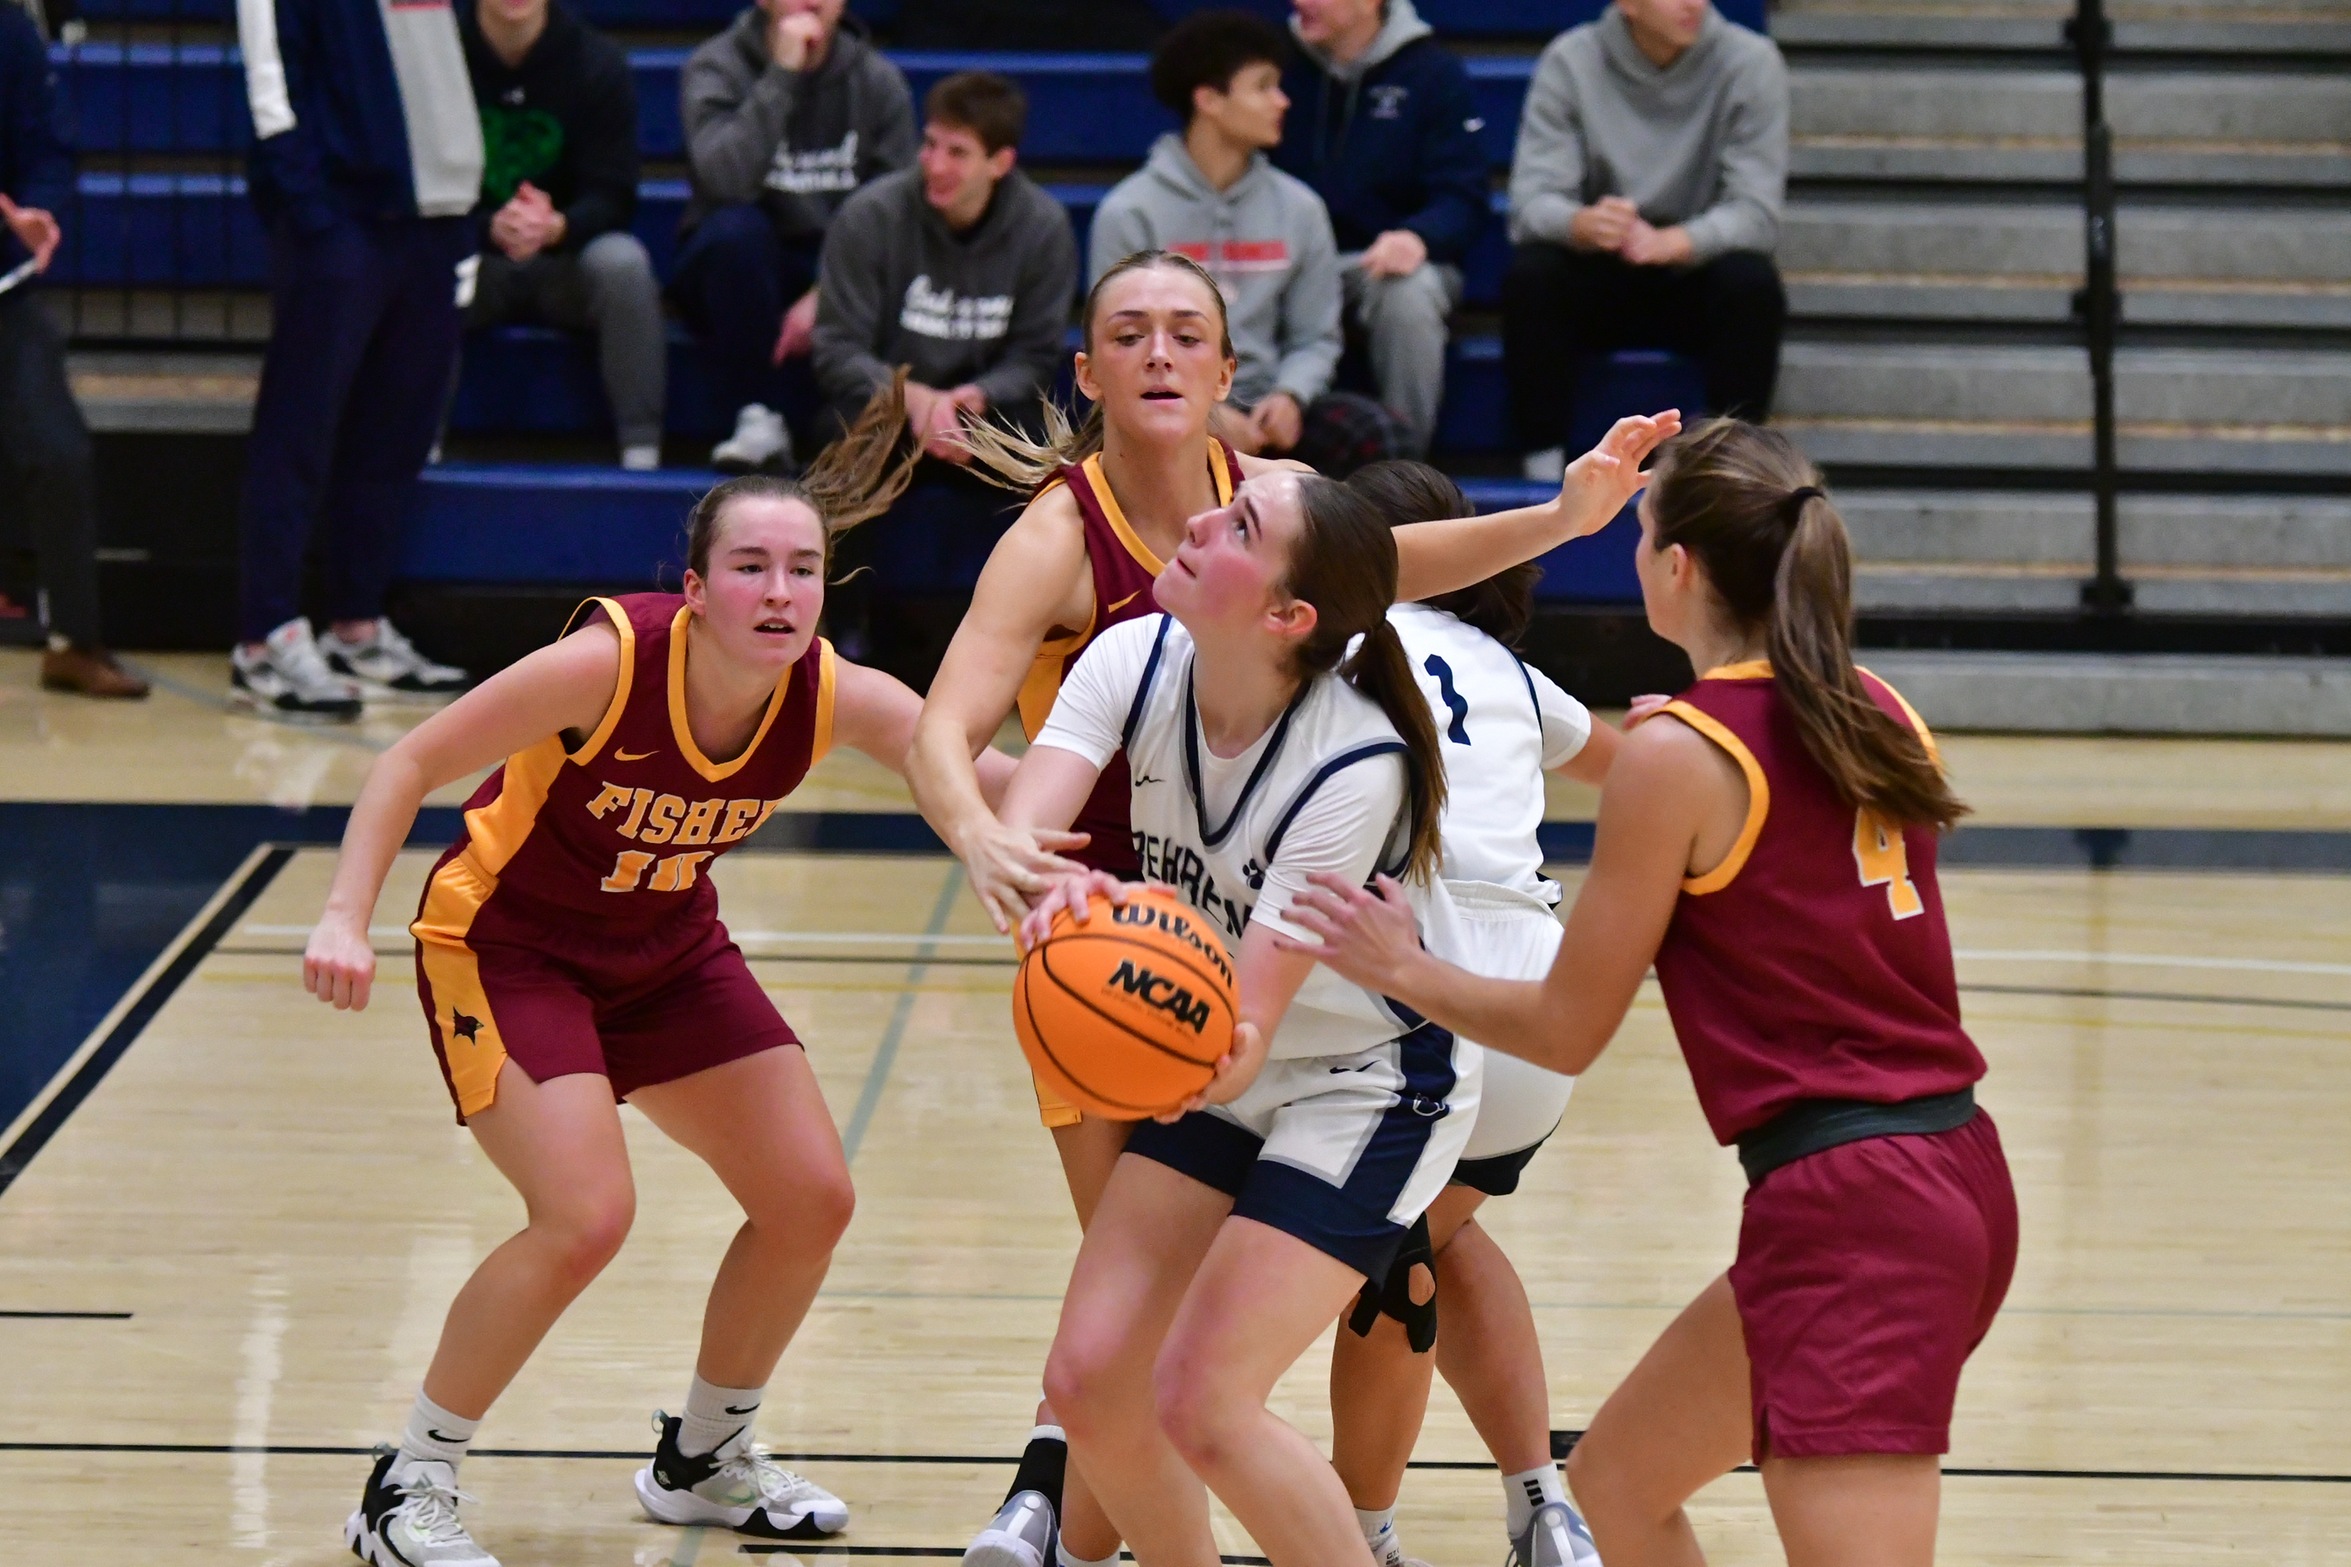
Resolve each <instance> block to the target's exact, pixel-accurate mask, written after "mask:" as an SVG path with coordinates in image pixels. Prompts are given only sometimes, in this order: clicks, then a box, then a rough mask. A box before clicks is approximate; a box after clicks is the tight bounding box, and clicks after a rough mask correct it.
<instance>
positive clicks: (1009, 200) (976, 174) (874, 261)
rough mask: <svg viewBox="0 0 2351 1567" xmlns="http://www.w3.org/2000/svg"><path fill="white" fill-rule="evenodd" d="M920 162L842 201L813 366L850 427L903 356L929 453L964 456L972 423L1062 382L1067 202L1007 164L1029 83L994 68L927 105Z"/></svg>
mask: <svg viewBox="0 0 2351 1567" xmlns="http://www.w3.org/2000/svg"><path fill="white" fill-rule="evenodd" d="M923 118H924V120H925V121H926V122H927V123H926V124H925V125H924V127H923V135H922V150H921V152H920V153H919V154H918V164H917V166H916V167H914V168H911V169H900V170H899V171H898V172H897V173H895V174H885V175H883V176H882V177H881V178H880V179H878V180H875V181H874V182H873V183H872V184H870V185H868V186H866V187H865V188H864V189H863V190H861V191H859V192H858V193H857V194H856V195H854V196H852V197H850V198H849V200H848V201H847V202H845V203H843V205H842V207H841V210H840V212H839V214H838V215H836V216H835V217H834V219H833V222H832V226H831V228H829V229H828V230H827V231H826V233H825V243H824V258H823V261H822V264H821V265H820V266H819V268H818V272H817V276H818V299H819V303H818V306H817V312H816V377H817V381H818V383H819V384H820V385H822V387H823V388H824V393H825V396H826V398H827V399H828V400H829V401H830V402H831V404H832V406H833V408H834V410H835V411H836V412H837V413H838V414H839V415H840V416H841V419H842V423H843V425H844V427H845V426H846V425H847V424H848V423H849V422H850V421H851V420H853V419H854V418H855V417H856V415H857V411H858V410H859V409H861V408H863V407H864V406H865V404H866V400H867V399H868V398H870V397H871V396H872V395H873V394H874V393H875V392H876V391H879V390H880V389H881V388H882V387H884V386H887V385H888V384H889V382H890V375H891V372H892V371H893V370H894V369H895V368H896V367H897V366H899V365H905V366H907V367H908V370H909V372H910V373H909V375H908V378H907V383H906V417H907V422H908V424H909V425H911V426H912V427H913V430H914V432H915V435H916V436H917V438H918V439H921V440H922V441H923V442H924V445H925V446H926V448H927V449H928V450H929V452H930V454H931V455H932V456H933V457H936V458H939V459H941V460H943V461H946V462H951V463H957V464H961V463H965V462H968V461H970V458H971V453H970V452H969V451H968V450H967V449H966V448H965V447H964V445H963V444H962V441H961V440H960V438H959V432H960V430H961V427H962V422H963V421H964V420H966V419H971V418H976V417H978V416H980V415H982V414H987V413H995V414H997V415H999V416H1001V417H1004V418H1008V419H1010V420H1012V421H1013V422H1015V423H1023V424H1025V423H1027V422H1029V418H1030V416H1031V415H1032V414H1033V413H1034V412H1035V411H1036V409H1037V406H1038V403H1039V401H1040V399H1041V398H1042V397H1043V395H1044V392H1045V389H1046V387H1047V386H1049V385H1050V384H1051V383H1052V380H1053V374H1054V371H1055V370H1056V369H1057V368H1059V366H1060V363H1061V360H1062V357H1063V353H1064V350H1063V348H1062V335H1063V333H1064V332H1065V331H1067V329H1068V326H1069V309H1070V301H1071V300H1072V299H1073V298H1074V297H1075V295H1076V292H1077V273H1078V254H1077V241H1076V239H1075V238H1074V237H1073V236H1072V235H1071V233H1070V227H1069V215H1068V213H1066V212H1064V211H1063V210H1062V207H1061V204H1060V203H1059V202H1057V201H1055V200H1054V199H1053V198H1052V197H1050V196H1048V195H1046V194H1045V193H1044V192H1043V191H1042V190H1039V189H1038V188H1037V186H1036V185H1035V184H1034V183H1033V182H1032V181H1031V180H1030V179H1029V177H1028V176H1027V175H1025V174H1023V173H1021V172H1020V171H1019V170H1018V169H1017V168H1015V167H1013V165H1014V162H1015V161H1016V160H1017V159H1018V157H1019V143H1020V135H1021V131H1022V129H1023V127H1024V125H1025V124H1026V122H1027V119H1028V100H1027V99H1026V98H1025V97H1023V96H1022V94H1021V90H1020V89H1019V88H1018V87H1016V86H1015V85H1013V84H1012V83H1011V82H1009V81H1007V80H1005V79H1004V78H1003V77H1001V76H998V75H995V74H994V73H993V72H988V71H963V72H958V73H957V74H955V75H953V76H949V77H946V78H945V79H943V80H942V81H940V82H939V83H938V85H937V86H935V87H933V88H932V89H931V90H930V94H929V96H928V97H927V98H926V99H925V100H924V103H923Z"/></svg>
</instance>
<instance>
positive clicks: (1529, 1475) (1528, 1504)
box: [1502, 1464, 1567, 1540]
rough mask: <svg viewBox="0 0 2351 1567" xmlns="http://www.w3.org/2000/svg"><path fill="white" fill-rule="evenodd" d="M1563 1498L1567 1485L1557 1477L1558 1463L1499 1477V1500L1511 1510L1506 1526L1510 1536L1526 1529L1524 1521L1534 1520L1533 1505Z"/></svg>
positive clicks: (1517, 1535)
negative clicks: (1500, 1498) (1500, 1496)
mask: <svg viewBox="0 0 2351 1567" xmlns="http://www.w3.org/2000/svg"><path fill="white" fill-rule="evenodd" d="M1566 1500H1567V1486H1566V1484H1565V1483H1564V1482H1563V1481H1561V1479H1560V1478H1559V1466H1558V1465H1557V1464H1545V1465H1544V1466H1543V1467H1542V1468H1540V1469H1529V1470H1526V1471H1524V1472H1523V1473H1520V1474H1514V1475H1504V1476H1503V1477H1502V1503H1503V1505H1504V1506H1505V1507H1507V1508H1508V1509H1509V1510H1510V1523H1509V1529H1510V1537H1511V1538H1512V1539H1513V1540H1515V1539H1517V1538H1518V1537H1519V1536H1520V1535H1522V1534H1524V1533H1526V1530H1527V1525H1528V1524H1529V1523H1532V1522H1533V1521H1534V1517H1535V1509H1536V1508H1538V1507H1540V1506H1542V1505H1543V1504H1544V1503H1545V1502H1564V1501H1566Z"/></svg>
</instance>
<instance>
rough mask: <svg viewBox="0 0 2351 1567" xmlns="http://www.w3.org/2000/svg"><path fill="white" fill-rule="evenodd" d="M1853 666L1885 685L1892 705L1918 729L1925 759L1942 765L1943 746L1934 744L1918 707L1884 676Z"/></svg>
mask: <svg viewBox="0 0 2351 1567" xmlns="http://www.w3.org/2000/svg"><path fill="white" fill-rule="evenodd" d="M1853 667H1854V668H1855V669H1858V670H1861V673H1863V674H1865V675H1868V676H1869V678H1870V679H1872V680H1875V681H1877V683H1878V684H1879V685H1881V686H1885V688H1886V695H1888V696H1890V697H1892V698H1893V699H1894V705H1895V706H1896V707H1899V708H1900V709H1902V713H1903V716H1904V717H1906V718H1908V719H1909V720H1910V727H1911V728H1913V729H1915V730H1917V731H1918V738H1919V741H1920V743H1922V744H1923V745H1925V746H1926V748H1927V760H1928V761H1930V762H1932V763H1934V764H1935V766H1936V767H1938V768H1940V767H1941V766H1942V765H1943V748H1942V747H1941V746H1939V745H1937V744H1935V732H1934V731H1933V730H1932V729H1929V728H1928V727H1927V721H1926V720H1925V719H1923V718H1921V717H1919V716H1918V709H1917V708H1915V707H1912V706H1911V705H1910V698H1908V697H1906V696H1904V695H1903V694H1902V693H1901V692H1899V691H1897V690H1895V689H1894V688H1893V686H1892V685H1891V684H1889V683H1888V682H1887V681H1886V680H1885V679H1884V677H1882V676H1880V675H1876V674H1872V673H1871V672H1870V671H1869V670H1866V669H1862V668H1861V666H1860V665H1859V664H1855V665H1854V666H1853Z"/></svg>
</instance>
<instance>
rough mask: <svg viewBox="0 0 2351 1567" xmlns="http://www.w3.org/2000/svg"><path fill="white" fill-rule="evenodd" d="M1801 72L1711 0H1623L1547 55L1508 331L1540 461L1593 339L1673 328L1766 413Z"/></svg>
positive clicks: (1553, 444) (1515, 390) (1622, 344)
mask: <svg viewBox="0 0 2351 1567" xmlns="http://www.w3.org/2000/svg"><path fill="white" fill-rule="evenodd" d="M1787 182H1788V72H1787V67H1786V65H1785V64H1784V63H1783V62H1782V61H1781V59H1780V52H1779V50H1778V48H1777V47H1776V46H1774V45H1773V43H1772V41H1771V40H1770V39H1768V38H1765V37H1763V36H1762V35H1760V34H1758V33H1753V32H1750V31H1748V30H1747V29H1746V28H1744V27H1740V26H1737V25H1736V24H1734V23H1731V22H1727V21H1725V20H1723V18H1722V17H1721V16H1720V15H1719V14H1717V13H1716V11H1715V10H1714V8H1713V7H1712V6H1711V5H1710V4H1708V3H1707V0H1616V4H1615V6H1614V7H1613V8H1612V9H1610V10H1609V11H1608V12H1607V13H1606V14H1605V15H1603V16H1602V17H1601V18H1600V19H1599V20H1598V21H1596V22H1587V23H1585V24H1584V25H1583V26H1581V27H1576V28H1571V29H1570V30H1569V31H1567V32H1566V33H1563V34H1561V35H1560V36H1559V37H1558V38H1556V39H1554V40H1552V42H1551V46H1550V47H1549V48H1547V49H1545V50H1544V51H1543V57H1542V59H1541V60H1540V61H1539V62H1538V63H1537V65H1536V67H1535V79H1534V83H1533V85H1532V87H1531V88H1530V89H1529V90H1528V93H1527V100H1526V108H1525V111H1524V113H1523V114H1522V116H1521V118H1520V121H1519V131H1518V150H1517V156H1516V161H1515V162H1514V163H1513V165H1512V167H1511V171H1510V237H1511V239H1512V241H1513V242H1514V244H1515V246H1516V249H1515V251H1514V253H1513V254H1512V256H1511V263H1510V273H1509V276H1508V278H1507V279H1506V280H1505V282H1504V286H1503V301H1502V321H1503V331H1502V344H1503V355H1504V359H1505V368H1506V370H1507V373H1508V378H1509V383H1510V400H1511V409H1512V413H1513V415H1514V417H1515V419H1516V421H1517V424H1518V437H1519V447H1520V450H1521V451H1523V452H1526V453H1527V454H1528V456H1527V466H1526V472H1527V476H1528V477H1529V478H1535V479H1542V480H1545V481H1547V482H1550V483H1557V482H1558V480H1559V473H1560V469H1561V468H1562V467H1563V466H1564V463H1565V456H1566V453H1565V450H1564V448H1565V446H1566V445H1567V443H1568V441H1569V430H1568V426H1569V421H1570V418H1571V416H1572V413H1573V410H1572V408H1571V407H1570V394H1571V391H1572V388H1573V385H1574V376H1573V373H1572V370H1571V366H1572V364H1573V362H1574V360H1575V359H1576V358H1577V357H1578V356H1582V355H1589V354H1595V353H1604V352H1607V351H1609V350H1612V349H1617V348H1628V347H1654V348H1670V349H1673V350H1674V351H1676V352H1678V353H1681V354H1684V355H1686V356H1688V357H1689V358H1691V359H1693V360H1695V361H1697V364H1698V367H1699V370H1700V372H1701V373H1702V374H1703V376H1704V377H1705V384H1706V398H1707V403H1708V406H1709V407H1710V408H1711V409H1712V411H1714V412H1716V413H1722V414H1734V415H1737V416H1739V417H1742V418H1747V419H1756V420H1761V419H1764V418H1767V417H1768V416H1769V415H1770V413H1771V397H1772V388H1773V385H1774V383H1775V382H1776V381H1777V380H1778V378H1779V360H1780V333H1781V328H1782V326H1783V325H1784V324H1785V322H1786V319H1787V309H1788V306H1787V295H1786V293H1785V292H1784V291H1783V289H1782V288H1781V286H1780V274H1779V268H1778V267H1777V266H1776V265H1775V264H1774V263H1773V261H1772V251H1773V249H1774V247H1775V246H1776V245H1777V244H1778V242H1779V227H1780V207H1781V201H1782V198H1783V196H1784V194H1785V192H1786V189H1787Z"/></svg>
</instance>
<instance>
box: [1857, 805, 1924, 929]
mask: <svg viewBox="0 0 2351 1567" xmlns="http://www.w3.org/2000/svg"><path fill="white" fill-rule="evenodd" d="M1853 863H1854V864H1855V865H1856V866H1858V867H1860V870H1861V885H1863V886H1864V887H1883V888H1885V889H1886V903H1887V904H1888V906H1889V907H1891V908H1892V910H1893V913H1894V918H1896V919H1898V920H1906V919H1909V918H1910V917H1911V916H1912V915H1914V914H1923V913H1925V912H1926V904H1925V902H1924V901H1923V900H1922V899H1921V898H1920V897H1919V895H1918V886H1917V884H1916V883H1915V882H1913V881H1912V880H1911V879H1910V846H1909V845H1908V844H1907V843H1905V842H1904V841H1903V839H1902V832H1901V829H1899V828H1889V827H1888V826H1887V825H1886V824H1885V822H1884V821H1882V820H1880V819H1879V818H1878V816H1877V815H1875V814H1874V813H1873V812H1870V811H1866V810H1863V811H1856V812H1855V813H1854V815H1853Z"/></svg>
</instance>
